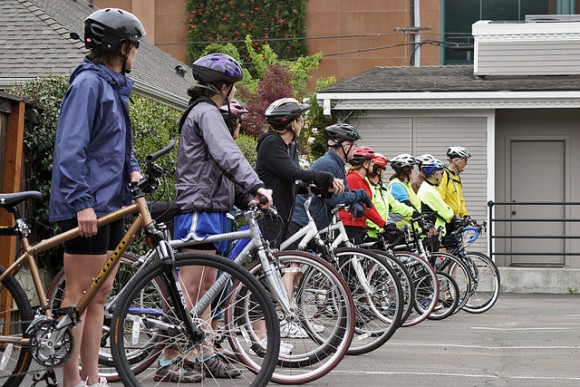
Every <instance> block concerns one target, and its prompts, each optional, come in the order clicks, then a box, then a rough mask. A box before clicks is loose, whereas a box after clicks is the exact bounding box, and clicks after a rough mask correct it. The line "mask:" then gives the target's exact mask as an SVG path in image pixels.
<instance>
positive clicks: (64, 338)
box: [26, 316, 73, 368]
mask: <svg viewBox="0 0 580 387" xmlns="http://www.w3.org/2000/svg"><path fill="white" fill-rule="evenodd" d="M57 324H58V321H55V320H53V319H51V318H48V317H46V316H39V317H37V318H35V319H34V321H32V323H31V324H30V326H29V327H28V329H27V330H26V334H27V336H28V337H30V344H29V347H30V353H31V354H32V357H33V359H34V360H36V362H37V363H38V364H40V365H41V366H43V367H47V368H53V367H58V366H60V365H62V364H63V363H64V362H65V361H67V360H68V358H69V357H70V355H71V353H72V350H73V335H72V332H71V329H70V327H66V328H61V329H59V330H57V329H56V326H57ZM55 338H56V340H55Z"/></svg>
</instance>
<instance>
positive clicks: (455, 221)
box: [451, 215, 463, 228]
mask: <svg viewBox="0 0 580 387" xmlns="http://www.w3.org/2000/svg"><path fill="white" fill-rule="evenodd" d="M451 224H452V225H453V227H455V228H458V227H461V226H462V225H463V221H462V219H461V218H460V217H459V216H457V215H453V219H451Z"/></svg>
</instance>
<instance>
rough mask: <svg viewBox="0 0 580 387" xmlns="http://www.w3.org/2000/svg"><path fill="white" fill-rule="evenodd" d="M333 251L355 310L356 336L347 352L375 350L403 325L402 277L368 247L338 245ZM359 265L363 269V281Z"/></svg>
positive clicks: (352, 353)
mask: <svg viewBox="0 0 580 387" xmlns="http://www.w3.org/2000/svg"><path fill="white" fill-rule="evenodd" d="M334 254H335V256H336V257H337V258H338V261H339V263H340V270H339V272H340V273H341V275H342V276H343V278H344V279H345V282H346V283H347V285H348V287H349V289H350V291H351V294H352V296H353V301H354V304H355V310H356V327H355V336H354V338H353V342H352V344H351V345H350V348H349V350H348V352H347V354H349V355H360V354H364V353H368V352H371V351H374V350H375V349H377V348H379V347H380V346H382V345H383V344H384V343H386V342H387V341H388V340H389V339H390V338H391V337H392V335H393V334H394V333H395V331H396V330H397V328H398V327H399V326H400V322H401V315H402V314H403V309H404V295H403V290H402V288H401V283H400V281H399V278H398V276H397V274H396V273H395V271H394V270H393V268H392V267H391V266H390V265H389V264H388V263H387V261H386V260H385V259H384V258H382V257H381V256H380V255H377V254H375V253H372V252H370V251H368V250H364V249H358V248H348V247H347V248H338V249H335V250H334ZM357 266H358V268H360V269H361V270H362V271H363V275H364V278H363V279H362V281H361V276H360V275H358V274H357V273H356V271H357V270H358V269H357ZM363 281H364V283H363Z"/></svg>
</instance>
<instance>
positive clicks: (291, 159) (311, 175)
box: [256, 133, 334, 221]
mask: <svg viewBox="0 0 580 387" xmlns="http://www.w3.org/2000/svg"><path fill="white" fill-rule="evenodd" d="M256 172H257V173H258V176H259V177H260V179H261V180H262V181H263V182H264V185H265V186H266V188H269V189H271V190H272V191H273V199H274V206H275V207H276V209H277V210H278V214H279V215H280V216H281V217H282V219H284V220H285V221H288V219H289V218H290V215H291V211H292V206H293V205H294V200H295V198H296V193H297V187H296V184H295V181H296V180H302V181H304V182H309V183H314V184H316V185H317V186H318V187H320V188H322V189H325V190H327V189H328V188H329V187H332V182H333V181H334V176H332V174H330V173H328V172H321V171H310V170H304V169H302V168H300V164H299V162H298V152H297V150H296V143H295V142H292V143H290V145H286V143H285V142H284V140H283V139H282V137H280V135H279V134H277V133H265V134H263V135H262V136H260V138H259V139H258V159H257V161H256Z"/></svg>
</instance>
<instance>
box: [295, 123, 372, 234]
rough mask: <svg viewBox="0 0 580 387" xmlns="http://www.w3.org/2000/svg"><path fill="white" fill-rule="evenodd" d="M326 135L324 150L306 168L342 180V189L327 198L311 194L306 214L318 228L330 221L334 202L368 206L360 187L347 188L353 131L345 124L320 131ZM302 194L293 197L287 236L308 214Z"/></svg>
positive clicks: (353, 138) (369, 205)
mask: <svg viewBox="0 0 580 387" xmlns="http://www.w3.org/2000/svg"><path fill="white" fill-rule="evenodd" d="M324 131H325V132H326V134H327V136H328V140H327V144H328V148H329V149H328V152H326V153H325V154H324V155H323V156H322V157H320V158H319V159H317V160H316V161H314V163H313V164H312V166H311V167H310V170H312V171H325V172H329V173H331V174H332V175H333V176H334V177H335V178H336V179H340V180H342V181H343V182H344V192H343V193H341V194H338V193H333V194H331V195H330V196H329V197H315V198H313V199H312V202H311V204H310V213H311V214H312V217H313V218H314V221H315V223H316V226H317V227H318V228H319V229H321V228H324V227H326V226H328V225H329V224H330V222H331V221H332V217H333V215H332V213H331V211H332V209H333V208H334V207H335V206H336V205H338V204H354V203H356V202H363V203H365V204H366V206H367V207H368V208H371V207H372V202H371V199H370V198H369V196H368V194H367V193H366V192H365V191H364V190H354V191H350V190H349V188H348V183H347V182H346V170H345V166H346V163H347V162H348V161H349V160H350V159H351V158H352V157H353V154H354V151H355V149H356V142H357V141H358V140H360V139H361V137H360V135H359V134H358V132H357V130H356V129H355V128H353V127H352V126H351V125H349V124H346V123H341V124H335V125H331V126H328V127H327V128H326V129H325V130H324ZM305 201H306V196H305V195H298V196H297V197H296V204H295V205H294V212H293V214H292V221H291V222H290V225H289V226H288V235H292V234H294V233H295V232H297V231H298V230H300V228H302V227H304V226H306V224H307V223H308V217H307V216H306V210H305V208H304V202H305Z"/></svg>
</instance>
